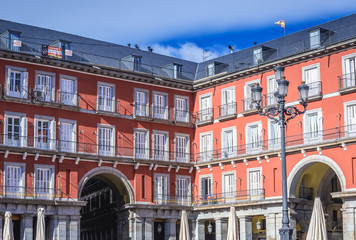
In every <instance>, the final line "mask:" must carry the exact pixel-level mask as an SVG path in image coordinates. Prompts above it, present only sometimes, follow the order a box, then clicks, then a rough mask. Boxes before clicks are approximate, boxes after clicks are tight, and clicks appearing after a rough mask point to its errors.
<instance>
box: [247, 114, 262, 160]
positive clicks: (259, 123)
mask: <svg viewBox="0 0 356 240" xmlns="http://www.w3.org/2000/svg"><path fill="white" fill-rule="evenodd" d="M255 125H257V126H258V129H257V131H258V133H260V134H261V135H259V136H260V138H261V139H260V140H259V141H258V143H257V145H260V146H258V147H257V148H252V147H251V146H250V145H251V143H252V142H250V139H249V128H250V127H251V126H255ZM245 136H246V139H245V141H246V153H247V154H252V153H257V152H261V151H262V142H263V134H262V121H256V122H251V123H247V124H246V127H245Z"/></svg>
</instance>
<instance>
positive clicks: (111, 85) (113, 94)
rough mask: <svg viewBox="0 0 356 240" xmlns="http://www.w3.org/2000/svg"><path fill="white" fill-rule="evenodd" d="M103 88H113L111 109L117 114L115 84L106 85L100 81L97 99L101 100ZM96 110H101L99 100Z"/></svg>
mask: <svg viewBox="0 0 356 240" xmlns="http://www.w3.org/2000/svg"><path fill="white" fill-rule="evenodd" d="M101 86H105V87H110V88H112V96H111V101H112V109H111V112H115V110H116V102H115V96H116V95H115V84H113V83H106V82H100V81H99V82H98V84H97V95H96V97H97V99H99V97H101V96H100V87H101ZM96 109H98V110H99V101H98V100H97V101H96Z"/></svg>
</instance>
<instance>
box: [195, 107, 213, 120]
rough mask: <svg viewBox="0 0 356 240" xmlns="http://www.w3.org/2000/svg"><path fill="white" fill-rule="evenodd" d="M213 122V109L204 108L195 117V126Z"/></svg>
mask: <svg viewBox="0 0 356 240" xmlns="http://www.w3.org/2000/svg"><path fill="white" fill-rule="evenodd" d="M213 120H214V109H213V108H206V109H203V110H200V111H198V112H197V113H196V115H195V124H204V123H209V122H212V121H213Z"/></svg>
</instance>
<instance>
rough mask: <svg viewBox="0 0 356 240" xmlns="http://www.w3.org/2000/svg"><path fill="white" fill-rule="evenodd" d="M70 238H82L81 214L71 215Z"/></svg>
mask: <svg viewBox="0 0 356 240" xmlns="http://www.w3.org/2000/svg"><path fill="white" fill-rule="evenodd" d="M69 240H80V216H71V217H70V222H69Z"/></svg>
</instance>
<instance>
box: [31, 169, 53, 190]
mask: <svg viewBox="0 0 356 240" xmlns="http://www.w3.org/2000/svg"><path fill="white" fill-rule="evenodd" d="M37 168H47V169H50V170H51V183H50V184H51V186H50V188H52V189H54V188H55V187H54V184H55V179H54V165H45V164H35V165H34V169H35V171H34V179H35V184H34V186H33V187H34V189H35V191H36V180H37V176H36V173H37ZM54 194H55V193H54Z"/></svg>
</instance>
